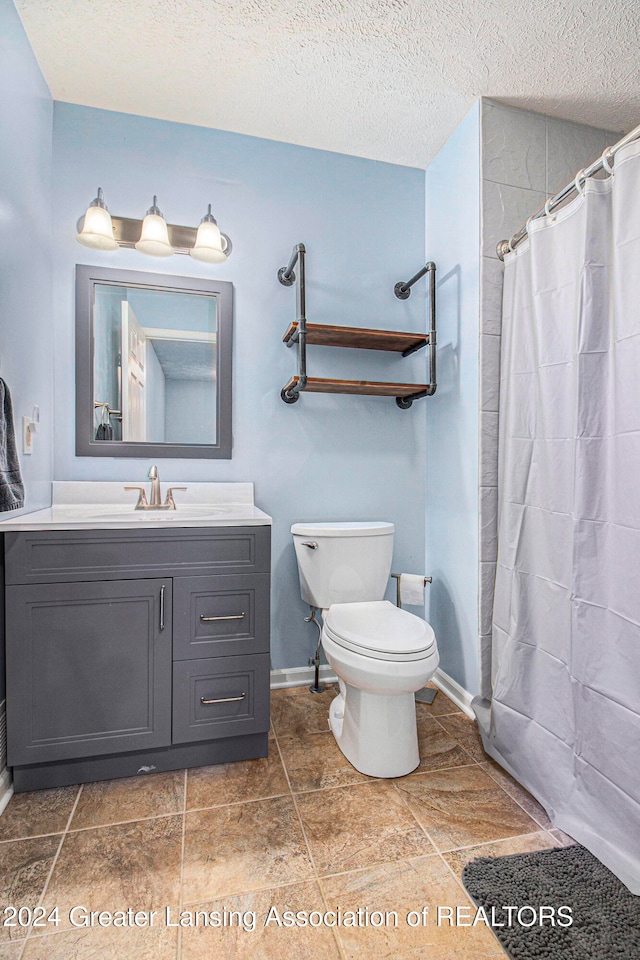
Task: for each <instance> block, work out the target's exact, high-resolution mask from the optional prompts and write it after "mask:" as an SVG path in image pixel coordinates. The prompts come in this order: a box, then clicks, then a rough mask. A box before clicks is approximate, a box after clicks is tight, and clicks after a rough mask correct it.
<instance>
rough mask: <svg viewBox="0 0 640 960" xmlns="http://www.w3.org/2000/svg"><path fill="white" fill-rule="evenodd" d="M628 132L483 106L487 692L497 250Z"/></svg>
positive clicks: (482, 477) (482, 573)
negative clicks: (550, 198)
mask: <svg viewBox="0 0 640 960" xmlns="http://www.w3.org/2000/svg"><path fill="white" fill-rule="evenodd" d="M619 138H620V134H618V133H612V132H610V131H606V130H597V129H595V128H593V127H586V126H583V125H581V124H576V123H569V122H567V121H564V120H556V119H554V118H552V117H546V116H543V115H542V114H538V113H529V112H528V111H526V110H518V109H517V108H515V107H507V106H504V105H502V104H498V103H493V102H492V101H490V100H483V101H482V103H481V111H480V163H481V170H480V211H481V216H480V224H481V226H480V229H481V254H482V256H481V266H480V371H479V374H480V375H479V393H480V396H479V405H480V424H479V441H480V458H479V484H480V491H479V493H480V496H479V503H480V520H479V523H480V530H479V533H480V538H479V539H480V551H479V566H480V569H479V577H478V604H479V610H478V622H479V631H480V692H481V696H483V697H484V698H486V699H488V698H489V697H490V692H491V686H490V683H491V618H492V610H493V585H494V578H495V569H496V549H497V507H498V487H497V483H498V400H499V378H500V332H501V316H502V274H503V264H502V263H501V261H500V260H499V259H498V256H497V254H496V244H497V243H498V242H499V241H500V240H505V239H508V238H509V237H511V236H513V234H514V233H516V232H517V230H519V229H520V227H521V226H522V224H523V223H524V222H525V221H526V220H527V219H528V217H530V216H531V215H532V214H533V213H535V212H536V210H538V209H539V208H540V207H541V206H542V205H543V204H544V202H545V200H546V199H547V197H550V196H552V195H553V194H554V193H557V192H558V191H559V190H561V189H562V187H564V186H565V184H567V183H569V182H570V181H571V180H573V178H574V177H575V175H576V173H577V172H578V170H580V169H581V168H583V167H586V166H588V165H589V164H591V163H592V162H593V161H594V160H595V159H596V158H597V157H598V156H600V155H601V154H602V152H603V150H604V149H605V147H607V146H610V145H611V144H613V143H615V142H616V140H618V139H619Z"/></svg>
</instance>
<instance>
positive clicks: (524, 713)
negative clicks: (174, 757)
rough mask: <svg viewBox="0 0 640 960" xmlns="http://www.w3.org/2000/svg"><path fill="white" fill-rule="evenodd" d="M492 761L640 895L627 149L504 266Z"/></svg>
mask: <svg viewBox="0 0 640 960" xmlns="http://www.w3.org/2000/svg"><path fill="white" fill-rule="evenodd" d="M500 388H501V395H500V441H499V481H498V483H499V490H498V495H499V506H498V511H499V516H498V564H497V573H496V586H495V599H494V612H493V641H492V651H491V660H492V670H491V673H492V701H491V705H490V711H489V718H488V723H487V719H486V717H485V718H484V722H483V721H482V720H481V725H482V726H484V730H483V736H484V740H485V746H486V748H487V750H488V752H489V753H490V754H491V755H492V756H493V757H494V758H495V759H496V760H498V761H499V762H500V763H501V764H502V765H503V766H504V767H505V768H506V769H507V770H508V771H509V772H510V773H512V774H513V775H514V776H515V777H516V778H517V779H518V780H519V781H520V782H521V783H522V784H524V786H525V787H527V788H528V789H529V790H530V791H531V792H532V793H533V794H534V795H535V796H536V797H537V798H538V799H539V800H540V802H541V803H542V804H543V805H544V807H545V808H546V810H547V812H548V813H549V815H550V817H551V819H552V821H553V823H554V824H555V825H556V826H557V827H559V828H560V829H562V830H564V831H566V832H567V833H569V834H570V835H571V836H572V837H574V838H575V839H576V840H578V841H579V842H580V843H582V844H584V845H585V846H586V847H587V848H588V849H590V850H591V851H592V852H593V853H594V854H595V855H596V856H597V857H598V858H599V859H600V860H602V861H603V862H604V863H605V864H606V865H607V866H608V867H609V869H611V870H612V871H613V872H614V873H616V874H617V875H618V876H619V877H620V878H621V879H622V880H623V882H624V883H626V884H627V886H628V887H629V889H630V890H631V891H632V892H633V893H636V894H640V145H639V144H638V143H637V142H636V143H634V144H631V145H629V146H627V147H625V148H623V149H622V150H620V151H619V152H618V154H617V155H616V159H615V168H614V174H613V176H612V177H609V179H607V180H590V181H588V182H587V183H586V184H585V186H584V188H583V193H582V195H581V196H578V197H576V198H575V200H574V201H573V202H572V203H571V204H569V205H568V206H566V207H565V208H563V209H560V210H559V211H558V212H557V215H554V214H551V216H545V217H543V218H541V219H539V220H536V221H533V222H532V223H531V224H530V228H529V238H528V240H526V241H525V242H524V243H523V244H522V245H521V246H520V247H518V248H517V249H516V250H515V251H514V252H513V253H510V254H508V256H507V258H506V260H505V285H504V303H503V340H502V371H501V383H500Z"/></svg>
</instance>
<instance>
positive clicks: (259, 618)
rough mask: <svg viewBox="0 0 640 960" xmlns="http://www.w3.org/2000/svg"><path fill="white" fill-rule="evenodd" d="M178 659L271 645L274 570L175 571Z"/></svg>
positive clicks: (249, 651) (230, 653)
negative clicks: (232, 572) (208, 573)
mask: <svg viewBox="0 0 640 960" xmlns="http://www.w3.org/2000/svg"><path fill="white" fill-rule="evenodd" d="M173 585H174V586H173V589H174V594H173V596H174V607H173V610H174V614H173V616H174V619H173V629H174V633H173V659H174V660H187V659H199V660H200V659H202V658H204V657H228V656H236V655H240V654H243V655H244V654H252V653H266V652H268V650H269V574H268V573H260V574H256V575H254V576H247V575H246V574H240V575H238V576H229V577H176V578H175V579H174V581H173Z"/></svg>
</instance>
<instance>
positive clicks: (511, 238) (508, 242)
mask: <svg viewBox="0 0 640 960" xmlns="http://www.w3.org/2000/svg"><path fill="white" fill-rule="evenodd" d="M512 240H513V237H509V239H508V240H507V245H508V247H509V253H513V244H512V243H511V241H512Z"/></svg>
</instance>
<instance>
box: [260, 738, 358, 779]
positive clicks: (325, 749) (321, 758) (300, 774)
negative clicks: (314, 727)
mask: <svg viewBox="0 0 640 960" xmlns="http://www.w3.org/2000/svg"><path fill="white" fill-rule="evenodd" d="M278 744H279V746H280V751H281V753H282V757H283V760H284V765H285V767H286V770H287V773H288V775H289V781H290V783H291V789H292V790H293V791H294V792H298V791H304V790H321V789H323V788H324V787H341V786H345V785H347V784H350V783H365V782H367V781H368V780H369V779H370V778H369V777H366V776H365V775H364V774H363V773H359V772H358V771H357V770H356V768H355V767H352V766H351V764H350V763H349V761H348V760H347V758H346V757H345V756H344V754H343V753H342V751H341V750H340V748H339V747H338V745H337V743H336V741H335V738H334V736H333V734H332V733H330V732H327V733H314V734H313V735H311V736H308V737H287V736H282V737H280V738H279V739H278Z"/></svg>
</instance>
